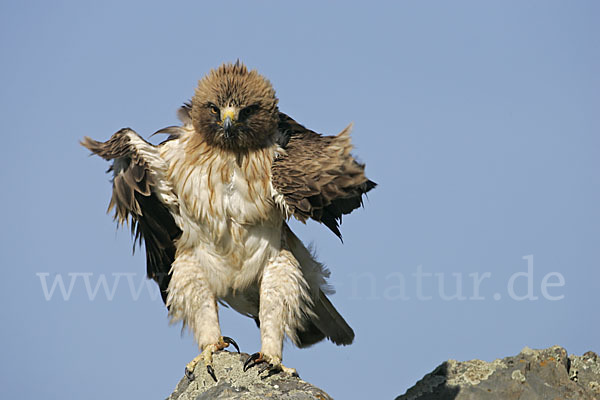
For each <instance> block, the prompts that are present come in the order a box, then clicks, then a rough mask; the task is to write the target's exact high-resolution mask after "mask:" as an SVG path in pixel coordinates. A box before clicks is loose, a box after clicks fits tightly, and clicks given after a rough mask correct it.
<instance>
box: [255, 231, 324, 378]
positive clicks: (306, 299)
mask: <svg viewBox="0 0 600 400" xmlns="http://www.w3.org/2000/svg"><path fill="white" fill-rule="evenodd" d="M311 307H312V300H311V297H310V292H309V287H308V284H307V282H306V280H305V279H304V276H303V274H302V270H301V268H300V264H299V263H298V261H297V260H296V258H295V257H294V256H293V254H292V253H291V252H290V251H289V249H288V248H287V243H286V241H285V238H284V239H283V241H282V249H281V251H280V252H279V254H278V255H277V256H276V257H274V258H273V259H271V260H270V261H269V263H268V264H267V265H266V266H265V269H264V271H263V274H262V280H261V283H260V308H259V315H258V316H259V320H260V338H261V346H262V348H261V351H260V353H255V354H253V355H252V356H250V358H249V359H248V360H247V361H246V364H245V366H244V369H245V370H247V369H248V368H250V367H252V366H253V365H256V364H257V363H260V362H266V363H268V368H270V369H271V370H273V371H284V372H287V373H290V374H296V370H295V369H293V368H287V367H285V366H283V365H282V364H281V359H282V351H283V338H284V334H286V335H287V336H288V337H289V338H290V339H291V340H292V341H293V342H295V343H296V342H297V341H298V337H297V332H298V330H299V329H302V328H301V327H302V325H303V322H304V321H305V320H306V319H307V318H309V317H310V316H312V315H313V313H312V311H311ZM263 370H264V369H263ZM261 371H262V370H261Z"/></svg>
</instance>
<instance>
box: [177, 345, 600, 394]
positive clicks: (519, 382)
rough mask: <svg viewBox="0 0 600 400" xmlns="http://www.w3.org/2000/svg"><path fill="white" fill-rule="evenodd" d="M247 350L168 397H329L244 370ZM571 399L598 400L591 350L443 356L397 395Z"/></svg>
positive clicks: (218, 361) (598, 375)
mask: <svg viewBox="0 0 600 400" xmlns="http://www.w3.org/2000/svg"><path fill="white" fill-rule="evenodd" d="M247 357H248V354H244V353H242V354H237V353H229V352H227V351H223V352H219V353H216V354H215V355H214V367H215V372H216V374H217V378H218V380H219V381H218V382H215V381H214V380H213V379H212V378H211V377H210V375H208V373H207V372H206V369H205V368H204V366H203V365H202V364H199V365H198V366H197V367H196V370H195V371H194V374H195V375H196V379H195V380H193V381H189V380H188V379H187V378H186V377H183V379H181V381H180V382H179V384H178V385H177V387H176V388H175V391H174V392H173V394H171V396H169V398H168V399H167V400H204V399H217V400H223V399H236V400H237V399H240V400H242V399H243V400H249V399H252V400H255V399H256V400H258V399H265V398H268V399H285V400H292V399H293V400H309V399H310V400H315V399H318V400H331V397H330V396H329V395H328V394H327V393H325V392H324V391H322V390H321V389H319V388H316V387H314V386H313V385H311V384H309V383H307V382H304V381H303V380H301V379H300V378H298V377H292V376H288V375H286V374H275V375H272V376H266V375H267V373H266V372H264V373H263V374H261V375H260V376H259V375H258V374H257V373H256V371H257V368H256V367H255V368H253V369H252V370H250V371H248V372H247V373H244V372H243V370H242V368H243V364H244V361H245V360H246V359H247ZM476 399H477V400H479V399H483V400H485V399H506V400H511V399H527V400H538V399H539V400H546V399H551V400H554V399H572V400H600V357H598V355H596V353H593V352H591V351H588V352H587V353H585V354H584V355H582V356H573V355H571V356H569V355H568V354H567V351H566V350H565V349H564V348H562V347H560V346H554V347H550V348H548V349H544V350H532V349H530V348H528V347H525V348H524V349H523V350H522V351H521V352H520V353H519V354H518V355H516V356H512V357H506V358H503V359H501V360H495V361H492V362H485V361H481V360H471V361H464V362H459V361H455V360H448V361H445V362H444V363H442V364H441V365H440V366H439V367H437V368H436V369H435V370H433V372H431V373H429V374H427V375H425V377H424V378H423V379H421V380H420V381H419V382H417V383H416V384H415V385H414V386H413V387H412V388H410V389H408V391H407V392H406V393H405V394H403V395H402V396H398V397H396V400H476Z"/></svg>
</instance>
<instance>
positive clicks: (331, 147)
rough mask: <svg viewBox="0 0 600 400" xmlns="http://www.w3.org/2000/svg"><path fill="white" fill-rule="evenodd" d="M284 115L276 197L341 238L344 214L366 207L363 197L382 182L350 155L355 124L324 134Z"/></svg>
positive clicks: (302, 218) (275, 164) (296, 213)
mask: <svg viewBox="0 0 600 400" xmlns="http://www.w3.org/2000/svg"><path fill="white" fill-rule="evenodd" d="M279 115H280V123H279V129H280V131H281V132H283V133H284V135H283V142H282V143H281V144H282V145H283V147H284V149H285V151H286V152H285V155H283V156H282V157H279V158H277V159H276V160H275V161H274V162H273V187H274V190H275V191H276V196H277V195H280V197H282V198H283V202H284V207H285V209H286V211H287V212H289V213H291V214H292V215H293V216H294V217H296V218H297V219H298V220H300V221H302V222H305V221H306V220H307V219H309V218H312V219H314V220H316V221H319V222H322V223H324V224H325V225H326V226H327V227H328V228H329V229H331V231H333V232H334V233H335V234H336V235H337V236H338V237H340V238H341V232H340V230H339V223H340V222H341V221H342V215H343V214H348V213H350V212H351V211H353V210H354V209H356V208H358V207H360V206H361V205H362V195H363V194H365V193H367V192H368V191H369V190H371V189H373V188H374V187H375V186H376V184H375V183H374V182H372V181H370V180H369V179H367V177H366V176H365V173H364V171H365V166H364V164H359V163H358V162H357V161H356V160H355V159H354V158H353V157H352V155H351V154H350V152H351V151H352V143H351V140H350V131H351V128H352V125H349V126H347V127H346V128H345V129H344V130H343V131H342V132H340V133H339V134H338V135H337V136H322V135H320V134H318V133H316V132H314V131H311V130H309V129H306V128H304V127H303V126H302V125H300V124H298V123H297V122H296V121H294V120H293V119H291V118H290V117H288V116H287V115H285V114H283V113H280V114H279ZM280 202H281V200H280Z"/></svg>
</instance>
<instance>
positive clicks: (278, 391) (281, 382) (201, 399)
mask: <svg viewBox="0 0 600 400" xmlns="http://www.w3.org/2000/svg"><path fill="white" fill-rule="evenodd" d="M247 358H248V354H245V353H242V354H237V353H230V352H228V351H222V352H218V353H215V354H214V355H213V365H214V369H215V373H216V375H217V379H218V382H215V381H214V380H213V378H211V376H210V375H209V374H208V372H206V368H205V367H204V365H203V364H202V363H199V364H198V365H197V366H196V370H195V371H194V375H195V376H196V378H195V379H194V380H193V381H190V380H189V379H188V378H187V377H185V376H184V377H183V379H181V380H180V381H179V383H178V384H177V387H176V388H175V391H174V392H173V394H171V396H169V398H168V399H167V400H209V399H210V400H212V399H217V400H223V399H228V400H229V399H231V400H234V399H235V400H262V399H265V398H267V399H282V400H332V399H331V397H330V396H329V395H328V394H327V393H325V392H324V391H322V390H321V389H319V388H317V387H314V386H313V385H311V384H310V383H307V382H304V381H303V380H302V379H300V378H298V377H294V376H289V375H286V374H274V375H272V376H267V375H268V373H267V372H266V371H265V372H263V373H262V374H261V375H260V376H259V375H258V374H257V371H258V369H259V368H260V366H258V368H257V367H254V368H252V369H251V370H249V371H248V372H244V371H243V369H242V368H243V366H244V361H246V359H247Z"/></svg>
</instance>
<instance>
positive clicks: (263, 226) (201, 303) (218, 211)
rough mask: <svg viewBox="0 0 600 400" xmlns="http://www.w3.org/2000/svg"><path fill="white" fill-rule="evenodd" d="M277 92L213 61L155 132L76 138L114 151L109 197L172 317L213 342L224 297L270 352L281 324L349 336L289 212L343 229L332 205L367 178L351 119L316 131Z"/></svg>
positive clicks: (308, 339) (278, 341) (356, 201)
mask: <svg viewBox="0 0 600 400" xmlns="http://www.w3.org/2000/svg"><path fill="white" fill-rule="evenodd" d="M277 104H278V100H277V97H276V96H275V91H274V89H273V87H272V86H271V83H270V82H269V81H268V80H267V79H265V78H264V77H263V76H261V75H260V74H258V72H256V71H249V70H248V69H246V67H245V66H244V65H243V64H241V63H236V64H223V65H221V66H220V67H219V68H217V69H215V70H211V72H210V73H209V74H207V75H206V76H205V77H204V78H202V79H201V80H200V81H199V83H198V87H197V88H196V91H195V93H194V97H193V99H192V100H191V101H190V102H189V103H185V104H184V105H183V107H181V108H180V109H179V111H178V116H179V118H180V120H181V122H182V124H181V125H179V126H169V127H167V128H164V129H161V130H159V131H158V132H156V133H161V134H167V135H168V138H167V140H165V141H164V142H162V143H161V144H160V145H157V146H155V145H152V144H151V143H149V142H147V141H145V140H143V139H142V138H141V137H140V136H139V135H138V134H137V133H135V132H134V131H133V130H131V129H122V130H121V131H119V132H117V133H115V134H114V135H113V136H112V137H111V138H110V139H109V140H108V141H106V142H104V143H102V142H98V141H94V140H92V139H89V138H85V139H84V140H83V142H82V144H83V145H84V146H85V147H87V148H88V149H89V150H91V151H92V152H93V153H95V154H97V155H99V156H101V157H103V158H104V159H106V160H109V161H112V165H111V168H110V169H109V171H111V172H112V173H113V193H112V197H111V200H110V204H109V210H112V209H114V210H115V219H116V220H117V222H118V224H123V223H127V222H130V223H131V226H132V233H133V234H134V235H135V238H136V239H137V240H139V241H142V240H143V241H144V242H145V245H146V246H145V247H146V256H147V270H148V276H149V277H151V278H153V279H155V280H156V281H157V282H158V284H159V286H160V289H161V294H162V296H163V300H164V301H165V302H166V304H167V306H168V308H169V317H170V319H171V322H176V321H181V322H182V323H183V325H184V327H186V326H187V327H189V328H190V329H191V331H192V332H193V333H194V337H195V339H196V342H197V343H198V346H199V348H200V350H201V351H204V352H207V353H210V352H212V351H213V350H214V349H215V348H216V347H215V344H216V343H219V341H220V340H221V331H220V326H219V319H218V308H217V307H218V306H217V305H218V304H219V303H221V304H223V303H225V304H227V305H229V306H231V307H232V308H234V309H235V310H237V311H238V312H240V313H242V314H243V315H247V316H250V317H252V318H254V319H255V321H256V322H257V325H258V326H259V328H260V331H261V345H262V348H261V353H262V354H263V356H264V357H265V359H266V360H267V361H268V362H270V363H274V364H275V365H280V362H281V356H282V349H283V340H284V337H285V336H287V337H288V338H290V339H291V341H292V342H293V343H294V344H295V345H296V346H299V347H307V346H310V345H312V344H314V343H317V342H319V341H320V340H322V339H324V338H328V339H329V340H331V341H332V342H334V343H335V344H338V345H347V344H350V343H352V341H353V339H354V332H353V330H352V328H350V326H349V325H348V324H347V323H346V321H345V320H344V318H343V317H342V316H341V315H340V314H339V313H338V311H337V310H336V309H335V307H334V306H333V305H332V304H331V302H330V301H329V299H328V298H327V296H326V295H329V294H332V293H333V290H332V289H331V287H330V286H329V285H328V284H327V278H328V277H329V271H328V270H327V268H326V267H325V266H324V265H323V264H322V263H320V262H319V261H317V259H316V257H315V255H314V253H312V252H311V251H310V250H309V249H307V248H306V247H305V246H304V244H303V243H302V241H300V239H298V238H297V237H296V236H295V235H294V233H293V232H292V231H291V229H290V228H289V226H288V224H287V222H286V220H287V219H288V218H290V217H294V218H296V219H298V220H300V221H302V222H306V221H307V220H308V219H313V220H316V221H318V222H321V223H323V224H324V225H326V226H327V227H328V228H329V229H331V230H332V231H333V232H334V233H335V234H336V235H338V236H339V237H340V238H341V233H340V230H339V224H340V223H341V220H342V215H344V214H348V213H350V212H351V211H352V210H354V209H355V208H357V207H360V206H361V205H362V196H363V195H364V194H366V193H367V192H368V191H369V190H371V189H372V188H374V187H375V183H374V182H372V181H370V180H369V179H367V178H366V176H365V172H364V170H365V166H364V165H363V164H360V163H358V162H357V161H356V160H355V159H354V157H353V156H352V154H351V151H352V144H351V140H350V130H351V126H348V127H347V128H346V129H344V130H343V131H342V132H340V133H339V134H338V135H336V136H322V135H320V134H318V133H316V132H314V131H311V130H309V129H307V128H305V127H304V126H302V125H300V124H299V123H297V122H296V121H294V120H293V119H292V118H290V117H289V116H287V115H286V114H284V113H282V112H280V111H279V109H278V107H277ZM210 354H212V353H210ZM207 357H209V356H207ZM208 359H209V358H206V359H205V360H208Z"/></svg>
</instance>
